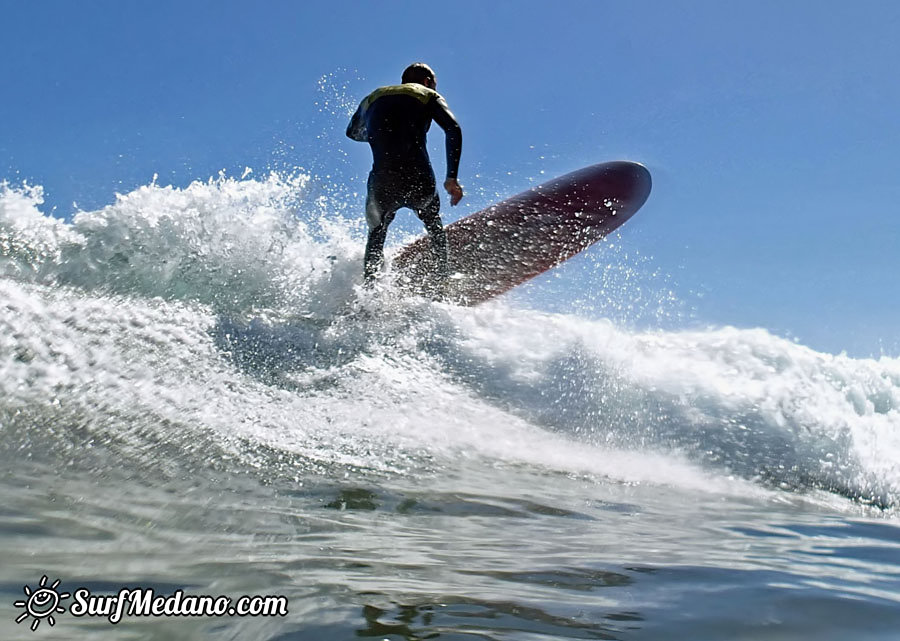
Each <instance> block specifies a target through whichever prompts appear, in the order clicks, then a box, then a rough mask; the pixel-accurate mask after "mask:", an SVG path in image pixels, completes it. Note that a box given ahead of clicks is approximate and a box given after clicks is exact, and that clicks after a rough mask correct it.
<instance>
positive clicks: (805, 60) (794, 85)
mask: <svg viewBox="0 0 900 641" xmlns="http://www.w3.org/2000/svg"><path fill="white" fill-rule="evenodd" d="M0 11H2V15H3V19H4V23H5V25H6V28H5V29H4V32H5V33H4V38H3V39H2V41H0V54H2V55H0V69H2V72H3V79H4V80H3V82H4V87H5V89H6V90H5V91H4V97H3V100H0V178H6V179H8V180H10V181H11V182H21V181H22V180H28V181H29V182H32V183H38V184H42V185H44V187H45V189H46V192H47V196H48V198H47V201H48V202H47V209H48V211H49V210H50V209H51V208H55V210H54V213H55V215H57V216H67V215H70V214H71V212H72V202H73V201H76V202H77V203H78V206H79V207H81V208H83V209H92V208H96V207H99V206H102V205H104V204H107V203H109V202H111V201H112V200H113V198H114V194H115V192H117V191H119V192H125V191H129V190H131V189H133V188H135V187H136V186H138V185H141V184H146V183H147V182H149V180H150V179H151V178H152V176H153V174H154V173H156V174H159V181H160V182H162V183H170V182H171V183H173V184H175V185H185V184H187V183H188V182H190V181H191V180H192V179H196V178H199V179H205V178H208V177H209V176H211V175H215V174H217V172H218V171H219V170H220V169H223V168H224V169H227V170H229V171H230V172H232V173H237V174H240V171H241V170H242V169H243V167H245V166H250V167H253V168H254V169H256V170H257V174H259V173H260V172H265V170H266V169H267V168H269V167H291V166H302V167H305V168H307V169H309V170H311V171H313V172H315V173H316V174H317V175H320V176H325V175H328V176H331V177H332V178H331V180H333V181H334V182H335V183H336V185H337V187H336V188H337V190H338V192H340V191H341V190H344V193H347V194H349V193H352V192H353V191H359V190H361V189H362V181H363V180H364V177H365V173H366V171H367V169H368V165H369V163H370V156H369V154H368V151H367V150H366V148H365V146H363V145H358V144H354V143H352V142H351V141H349V140H344V139H343V138H342V135H343V127H344V124H345V116H344V115H343V113H342V111H341V109H340V108H334V107H333V101H334V99H338V100H339V101H341V100H343V101H344V102H346V101H350V102H353V103H355V102H357V101H358V100H359V99H361V98H362V97H363V96H364V95H365V94H366V93H367V92H368V91H369V90H371V89H372V88H374V87H376V86H378V85H382V84H393V83H395V82H397V80H398V76H399V73H400V71H401V70H402V69H403V67H404V66H405V65H406V64H408V63H409V62H411V61H415V60H424V61H427V62H428V63H430V64H431V65H432V66H433V67H434V68H435V70H436V71H437V73H438V90H439V91H440V92H441V93H443V94H444V95H445V97H446V98H447V100H448V102H449V104H450V106H451V108H452V109H453V110H454V112H455V113H456V115H457V117H458V118H459V120H460V122H461V124H462V126H463V131H464V136H465V142H464V151H463V162H462V167H461V171H460V180H461V182H462V183H463V184H464V186H465V187H466V188H467V189H468V191H469V196H468V197H467V199H466V200H464V201H463V204H462V205H460V207H459V208H457V209H455V210H449V211H447V212H446V219H448V220H453V219H455V218H457V217H459V216H462V215H464V214H466V213H471V212H473V211H476V210H477V209H479V208H480V207H482V206H484V205H487V204H489V203H490V202H492V201H493V200H494V199H495V196H497V195H499V196H506V195H511V194H513V193H516V192H518V191H521V190H522V189H525V188H527V187H528V186H529V185H531V184H533V183H534V181H540V180H542V179H544V178H549V177H551V176H553V175H555V174H559V173H563V172H566V171H569V170H573V169H576V168H578V167H580V166H583V165H586V164H591V163H594V162H601V161H605V160H613V159H619V158H626V159H632V160H636V161H640V162H642V163H644V164H645V165H647V166H648V168H649V169H650V170H651V172H652V174H653V176H654V179H655V183H654V192H653V194H652V195H651V199H650V201H649V202H648V203H647V205H646V206H645V208H644V210H642V211H641V212H640V213H639V214H638V215H637V216H636V217H635V218H634V219H633V220H632V221H630V222H629V223H628V225H626V226H625V228H623V230H622V241H621V242H622V244H623V245H624V247H625V248H626V249H627V250H629V251H632V252H639V253H640V254H641V255H643V256H644V257H645V264H646V265H647V268H648V269H659V270H661V271H663V272H665V273H667V274H670V275H671V281H670V282H672V283H674V285H675V288H676V290H677V291H678V292H679V294H680V295H681V296H682V297H683V299H684V300H685V301H686V303H687V305H688V306H689V307H690V308H692V309H693V319H692V320H691V323H693V324H701V325H702V324H707V323H708V324H712V325H720V324H731V325H737V326H740V327H756V326H760V327H765V328H767V329H770V330H771V331H773V332H775V333H777V334H779V335H784V336H790V337H795V338H797V339H798V340H800V341H801V342H802V343H804V344H806V345H809V346H811V347H814V348H816V349H820V350H825V351H830V352H840V351H842V350H846V351H847V352H848V353H850V354H851V355H856V356H869V355H878V354H880V353H881V352H882V351H884V352H885V353H887V354H890V355H894V356H896V355H900V327H898V323H897V319H898V318H900V286H898V284H897V274H898V273H900V252H898V251H897V250H898V247H900V220H898V217H897V213H898V212H897V210H898V206H897V202H898V199H900V180H898V177H897V176H898V173H900V162H898V159H897V153H898V152H897V150H898V149H900V124H898V117H897V114H898V113H900V82H898V79H900V74H898V69H897V66H898V61H900V38H898V37H897V34H898V33H900V5H898V4H896V3H892V2H874V1H868V2H860V3H852V4H851V3H835V2H819V1H809V2H800V1H795V2H773V1H768V0H766V1H758V0H755V1H752V2H751V1H746V2H717V1H708V2H707V1H701V0H692V1H684V2H681V1H673V2H662V1H657V2H640V1H638V2H604V1H599V0H598V1H591V2H568V1H562V2H527V1H520V2H483V1H478V2H468V1H462V2H454V3H432V2H390V1H388V2H340V1H332V2H302V3H301V2H260V3H258V4H256V5H252V6H251V5H250V4H248V3H243V2H242V3H238V2H229V1H219V2H196V1H190V0H186V1H180V2H170V1H156V2H152V3H150V2H145V3H142V2H112V1H107V2H96V1H93V2H92V1H89V0H82V1H80V2H58V1H53V2H49V1H44V2H12V1H9V0H0ZM323 77H324V78H326V80H325V82H324V84H323V83H322V82H321V79H322V78H323ZM326 98H328V99H329V100H330V101H331V102H330V103H329V105H327V106H326V105H324V103H323V100H324V99H326ZM441 144H442V137H441V135H440V132H439V131H437V132H435V134H433V135H432V140H431V146H432V148H433V149H435V150H437V151H438V153H437V154H433V158H434V160H435V163H436V165H437V171H438V172H439V173H440V172H442V171H443V155H442V153H440V149H441ZM541 172H543V173H541ZM351 204H352V203H351ZM406 218H407V219H410V220H398V223H397V224H399V225H400V226H403V227H405V228H409V229H414V228H415V224H416V223H415V221H414V220H411V219H412V217H411V216H407V217H406ZM595 257H596V256H595ZM577 267H578V264H577V263H576V264H575V265H574V266H573V267H570V268H569V269H568V271H566V272H563V276H564V278H562V279H555V280H554V281H553V285H552V287H550V286H548V287H547V288H545V290H543V291H542V290H541V288H540V287H537V288H535V292H534V296H535V300H537V301H539V302H541V301H542V302H541V304H546V305H547V306H548V307H549V308H565V301H566V300H567V298H570V297H574V296H575V294H576V293H577V292H578V291H579V289H580V288H581V287H582V285H583V283H579V282H577V281H578V279H579V278H584V277H585V276H584V275H583V274H581V272H579V271H578V269H577ZM568 276H571V280H572V281H573V282H571V284H570V287H569V289H567V287H566V286H565V282H566V278H565V277H568ZM560 281H562V282H563V283H564V285H560Z"/></svg>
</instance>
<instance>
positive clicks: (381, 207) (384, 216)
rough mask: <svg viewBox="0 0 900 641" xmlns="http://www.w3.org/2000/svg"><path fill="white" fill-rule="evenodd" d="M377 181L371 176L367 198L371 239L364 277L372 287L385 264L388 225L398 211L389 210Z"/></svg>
mask: <svg viewBox="0 0 900 641" xmlns="http://www.w3.org/2000/svg"><path fill="white" fill-rule="evenodd" d="M381 191H382V190H380V189H378V185H377V184H376V180H374V179H373V178H372V176H369V189H368V192H369V193H368V195H367V196H366V222H367V223H368V224H369V239H368V241H367V242H366V258H365V266H364V268H363V277H364V280H365V283H366V284H367V285H371V284H372V282H373V281H374V279H375V275H376V274H377V273H378V272H379V271H380V270H381V267H382V265H383V264H384V241H385V239H386V238H387V230H388V225H390V224H391V221H392V220H393V219H394V215H395V214H396V213H397V209H396V208H394V209H389V208H388V207H390V205H388V206H386V205H385V203H384V199H383V198H380V197H379V196H380V195H381V194H380V192H381Z"/></svg>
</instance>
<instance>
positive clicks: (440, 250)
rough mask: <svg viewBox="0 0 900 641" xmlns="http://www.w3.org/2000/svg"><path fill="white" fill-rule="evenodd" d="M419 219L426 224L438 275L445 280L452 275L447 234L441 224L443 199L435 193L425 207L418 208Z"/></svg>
mask: <svg viewBox="0 0 900 641" xmlns="http://www.w3.org/2000/svg"><path fill="white" fill-rule="evenodd" d="M415 211H416V214H417V215H418V216H419V219H420V220H421V221H422V222H423V223H425V230H426V231H427V232H428V239H429V240H430V241H431V254H432V256H433V257H434V263H435V270H436V275H437V277H438V278H440V279H445V278H447V276H449V275H450V260H449V251H448V248H447V232H445V231H444V225H443V223H442V222H441V215H440V214H441V199H440V198H439V197H438V195H437V192H433V194H432V196H431V198H430V200H428V201H427V202H426V203H425V205H424V206H422V207H417V208H416V210H415Z"/></svg>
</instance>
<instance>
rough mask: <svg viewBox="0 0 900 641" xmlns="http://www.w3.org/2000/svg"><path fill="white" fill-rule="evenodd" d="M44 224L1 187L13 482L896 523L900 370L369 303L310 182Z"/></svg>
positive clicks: (768, 338) (148, 189) (0, 405)
mask: <svg viewBox="0 0 900 641" xmlns="http://www.w3.org/2000/svg"><path fill="white" fill-rule="evenodd" d="M41 202H42V193H41V190H40V188H39V187H33V186H20V187H15V186H10V185H8V184H4V185H2V186H0V296H2V297H3V300H4V301H5V303H4V304H3V305H2V306H0V363H2V365H0V367H2V370H3V371H2V372H0V392H2V400H0V426H2V429H3V431H4V439H3V449H4V450H5V452H6V454H7V455H8V456H20V455H23V454H24V455H27V456H29V457H38V458H39V457H44V456H47V457H50V458H51V459H53V460H56V461H66V462H71V461H73V460H76V461H78V460H82V461H83V462H84V464H85V465H91V466H96V467H101V466H102V465H104V464H105V463H104V461H108V457H109V456H115V458H116V460H118V461H120V462H122V464H123V465H126V466H131V467H132V468H133V469H135V470H139V469H144V468H151V469H153V470H154V473H155V474H159V473H161V471H163V472H164V471H165V470H173V471H172V473H173V474H179V473H181V472H179V470H180V467H179V466H183V465H187V466H189V467H190V466H196V465H211V466H215V465H226V464H229V465H230V464H232V463H233V464H234V465H238V466H245V467H246V466H250V467H252V468H253V469H258V470H261V471H262V472H261V473H284V474H288V475H297V474H301V475H302V474H303V473H304V471H306V472H310V471H313V470H322V469H332V467H333V466H338V468H339V469H346V468H347V467H352V468H354V469H366V470H371V471H374V472H375V473H382V474H400V475H402V474H407V473H410V470H415V471H417V472H416V473H421V472H422V471H423V470H433V469H441V468H442V467H450V466H452V465H454V464H455V463H454V462H455V461H458V460H459V457H461V456H462V457H466V458H467V459H484V460H486V461H492V462H497V461H502V462H509V463H525V464H528V465H533V466H537V467H539V468H541V469H550V470H557V471H563V472H573V471H574V472H584V473H588V474H592V475H598V476H601V477H604V478H610V479H613V480H617V481H623V482H651V483H667V484H672V485H676V486H679V487H683V488H688V489H691V490H698V491H699V490H702V489H706V490H709V489H710V488H713V489H715V488H721V487H723V486H725V485H727V484H728V483H729V482H730V478H731V477H732V476H735V477H739V478H741V479H749V480H750V481H752V482H754V483H757V484H760V485H762V486H765V487H767V488H775V489H776V491H787V492H797V491H800V492H805V491H808V490H810V489H825V490H829V491H832V492H837V493H839V494H842V495H845V496H848V497H851V498H853V499H856V500H858V501H861V502H864V503H872V504H875V505H878V506H881V507H891V506H893V505H895V504H896V503H897V501H898V498H900V429H898V428H900V360H898V359H892V358H888V357H882V358H880V359H877V360H875V359H852V358H849V357H847V356H844V355H830V354H824V353H819V352H816V351H814V350H811V349H809V348H806V347H804V346H802V345H798V344H795V343H792V342H790V341H787V340H784V339H781V338H778V337H776V336H773V335H772V334H770V333H769V332H767V331H765V330H762V329H753V330H746V329H736V328H730V327H724V328H710V329H697V330H690V331H686V330H683V331H662V330H657V331H639V330H635V329H633V328H628V327H625V326H622V325H619V324H616V323H614V322H612V321H609V320H596V319H587V318H581V317H578V316H575V315H572V314H559V313H543V312H540V311H535V310H530V309H525V308H522V307H519V306H517V305H515V304H511V303H510V302H509V301H504V300H501V301H498V302H496V303H492V304H488V305H484V306H481V307H478V308H473V309H466V308H456V307H452V306H447V305H442V304H437V303H432V302H429V301H424V300H420V299H409V298H404V297H402V296H400V295H399V294H398V293H397V292H395V291H393V290H392V289H391V287H390V285H389V284H386V285H385V286H384V288H383V289H382V290H380V291H376V292H366V291H362V290H361V289H360V287H359V278H360V273H359V272H360V264H361V254H362V242H361V238H362V233H363V230H362V228H361V227H360V223H359V222H358V221H356V220H349V219H344V218H342V217H340V216H338V215H336V214H335V213H334V211H335V210H336V209H339V207H336V206H335V204H334V203H333V202H330V201H329V199H328V198H327V196H325V195H322V192H321V190H320V189H319V188H317V187H316V185H315V184H314V181H313V182H311V181H310V179H309V178H308V177H307V176H302V175H294V176H289V177H281V176H279V175H276V174H272V175H270V176H268V177H266V178H264V179H261V180H253V179H247V178H244V179H233V178H227V177H224V176H220V177H219V178H217V179H214V180H210V181H206V182H197V183H193V184H191V185H189V186H188V187H186V188H183V189H177V188H173V187H163V186H159V185H157V184H155V182H154V183H151V184H149V185H146V186H143V187H141V188H139V189H137V190H135V191H133V192H131V193H128V194H125V195H120V196H118V197H117V199H116V202H115V203H114V204H112V205H110V206H108V207H105V208H103V209H100V210H98V211H92V212H79V213H77V214H76V215H74V216H73V218H72V219H71V220H70V221H65V220H59V219H54V218H52V217H49V216H45V215H44V214H43V213H42V212H41V210H40V206H41ZM621 296H623V297H625V296H628V292H627V291H623V292H622V293H621Z"/></svg>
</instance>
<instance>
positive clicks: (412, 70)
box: [400, 62, 435, 84]
mask: <svg viewBox="0 0 900 641" xmlns="http://www.w3.org/2000/svg"><path fill="white" fill-rule="evenodd" d="M425 80H431V81H432V82H433V81H434V80H435V77H434V71H433V70H432V69H431V67H429V66H428V65H426V64H425V63H424V62H414V63H413V64H411V65H409V66H408V67H407V68H406V69H404V70H403V77H402V78H401V79H400V82H403V83H404V84H405V83H407V82H418V83H419V84H425Z"/></svg>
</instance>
